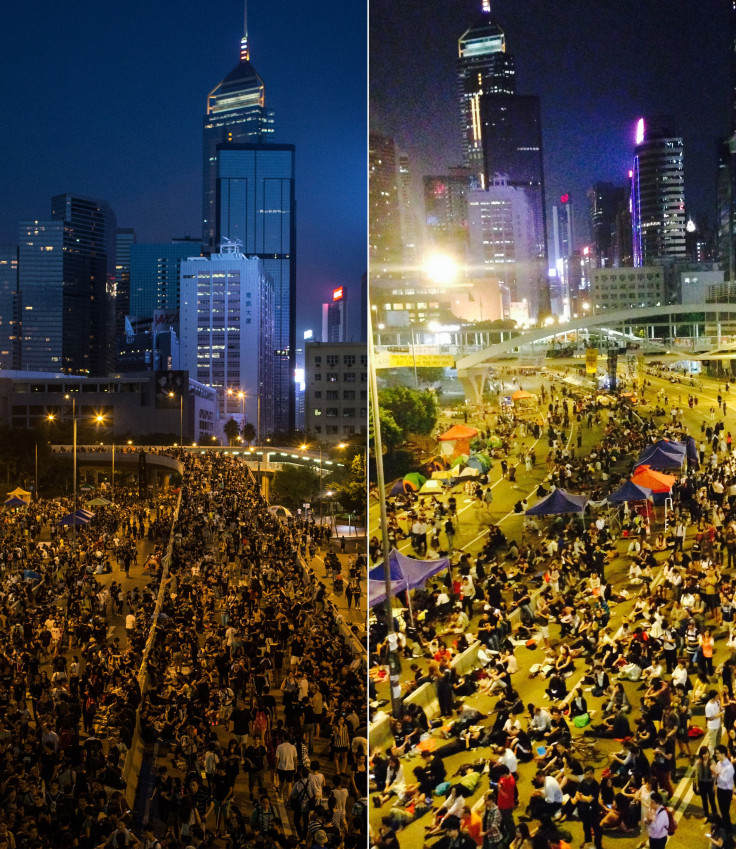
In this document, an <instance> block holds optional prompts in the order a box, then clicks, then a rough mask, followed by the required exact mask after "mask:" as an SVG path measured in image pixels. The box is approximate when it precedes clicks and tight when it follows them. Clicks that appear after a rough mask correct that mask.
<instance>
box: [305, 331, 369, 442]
mask: <svg viewBox="0 0 736 849" xmlns="http://www.w3.org/2000/svg"><path fill="white" fill-rule="evenodd" d="M304 348H305V354H304V371H305V383H306V390H305V401H304V404H305V427H306V429H307V431H308V432H309V433H315V434H317V439H319V440H324V441H325V442H340V441H341V440H342V439H346V438H349V437H351V436H353V435H355V434H365V433H367V431H368V425H367V422H368V354H367V352H366V348H365V345H364V344H360V345H355V344H352V343H332V344H328V343H320V342H308V343H307V344H306V345H305V346H304Z"/></svg>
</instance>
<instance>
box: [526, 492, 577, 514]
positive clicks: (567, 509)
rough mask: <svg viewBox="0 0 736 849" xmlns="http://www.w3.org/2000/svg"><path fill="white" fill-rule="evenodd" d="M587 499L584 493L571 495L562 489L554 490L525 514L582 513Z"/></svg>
mask: <svg viewBox="0 0 736 849" xmlns="http://www.w3.org/2000/svg"><path fill="white" fill-rule="evenodd" d="M587 503H588V499H587V498H586V497H585V496H584V495H571V494H570V493H569V492H565V490H564V489H556V490H555V491H554V492H550V494H549V495H548V496H547V497H546V498H543V499H542V500H541V501H539V502H537V503H536V504H535V505H534V507H530V508H529V509H528V510H527V511H526V515H527V516H551V515H557V514H561V513H584V512H585V505H586V504H587Z"/></svg>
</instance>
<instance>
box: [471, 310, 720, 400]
mask: <svg viewBox="0 0 736 849" xmlns="http://www.w3.org/2000/svg"><path fill="white" fill-rule="evenodd" d="M734 322H736V303H734V304H721V303H717V304H670V305H667V306H659V307H642V308H640V309H633V310H612V311H611V312H604V313H599V314H596V315H589V316H585V317H583V318H577V319H573V320H572V321H569V322H566V323H565V324H556V325H550V326H549V327H541V328H537V329H534V330H529V331H526V332H524V333H520V334H519V335H518V336H513V337H512V338H510V339H505V340H503V341H502V342H498V343H496V344H494V345H490V346H488V347H485V348H482V349H480V350H476V351H473V352H471V353H467V354H466V355H465V356H459V357H458V358H457V359H456V368H457V376H458V379H459V380H460V381H461V382H462V384H463V387H464V389H465V392H466V395H467V396H468V398H470V399H472V401H473V403H476V404H479V403H480V402H481V399H482V396H483V388H484V387H485V385H486V381H487V379H488V375H489V372H490V369H491V363H493V362H494V361H496V360H500V359H509V358H511V357H513V356H514V355H518V354H519V353H520V352H521V350H522V348H527V349H528V348H529V347H531V346H534V345H540V344H541V345H544V346H545V347H546V345H548V343H549V342H550V341H554V340H555V339H558V338H559V337H565V338H567V337H569V335H570V334H575V335H577V334H578V333H579V332H580V331H589V330H591V329H598V330H600V331H602V332H603V333H605V334H607V335H608V336H610V337H612V338H614V339H619V340H621V341H626V342H633V343H636V344H638V345H640V346H642V348H649V353H656V354H658V355H661V354H673V355H678V354H679V355H680V358H681V359H682V358H683V357H686V358H687V359H699V360H709V359H736V339H735V337H734V336H733V335H732V334H729V335H728V336H727V337H726V338H724V337H723V335H722V329H723V325H724V324H727V326H728V327H727V329H728V330H729V331H732V332H733V329H734V328H733V327H732V324H733V323H734ZM685 328H689V329H690V331H691V332H690V333H689V334H686V333H683V332H682V331H683V329H685ZM706 328H707V329H708V330H711V331H712V334H703V333H701V329H706ZM662 331H664V332H662ZM655 334H656V335H655Z"/></svg>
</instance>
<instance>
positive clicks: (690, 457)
mask: <svg viewBox="0 0 736 849" xmlns="http://www.w3.org/2000/svg"><path fill="white" fill-rule="evenodd" d="M685 448H686V451H687V462H688V465H690V466H695V468H697V467H698V466H699V465H700V457H699V456H698V446H697V445H696V444H695V437H694V436H686V437H685Z"/></svg>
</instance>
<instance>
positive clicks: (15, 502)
mask: <svg viewBox="0 0 736 849" xmlns="http://www.w3.org/2000/svg"><path fill="white" fill-rule="evenodd" d="M3 507H28V502H27V501H23V499H22V498H18V496H17V495H11V497H10V498H8V500H7V501H3Z"/></svg>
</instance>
